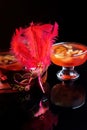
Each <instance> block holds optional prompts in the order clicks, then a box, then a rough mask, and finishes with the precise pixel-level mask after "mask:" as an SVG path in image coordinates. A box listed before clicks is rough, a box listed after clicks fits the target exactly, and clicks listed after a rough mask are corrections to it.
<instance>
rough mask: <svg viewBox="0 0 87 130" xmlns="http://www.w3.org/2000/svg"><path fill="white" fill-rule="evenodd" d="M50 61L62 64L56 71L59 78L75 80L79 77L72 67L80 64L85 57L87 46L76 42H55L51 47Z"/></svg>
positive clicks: (86, 57) (86, 56)
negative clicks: (60, 68)
mask: <svg viewBox="0 0 87 130" xmlns="http://www.w3.org/2000/svg"><path fill="white" fill-rule="evenodd" d="M50 57H51V61H52V62H53V63H54V64H56V65H58V66H62V70H60V71H59V72H57V77H58V79H60V80H75V79H77V78H78V77H79V74H78V72H76V71H75V69H74V67H75V66H79V65H82V64H83V63H84V62H85V61H86V59H87V46H86V45H83V44H81V43H76V42H61V43H55V44H53V46H52V49H51V55H50Z"/></svg>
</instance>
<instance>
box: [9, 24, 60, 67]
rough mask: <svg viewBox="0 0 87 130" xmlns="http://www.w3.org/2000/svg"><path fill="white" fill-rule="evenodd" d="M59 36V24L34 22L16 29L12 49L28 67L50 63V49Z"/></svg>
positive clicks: (46, 65) (45, 65) (44, 65)
mask: <svg viewBox="0 0 87 130" xmlns="http://www.w3.org/2000/svg"><path fill="white" fill-rule="evenodd" d="M57 36H58V24H57V23H56V22H55V24H54V25H52V24H34V23H31V24H30V26H29V27H27V28H20V29H16V32H15V34H14V35H13V37H12V41H11V50H12V52H13V53H14V54H15V56H16V57H17V59H18V60H19V61H20V62H21V64H22V65H23V66H26V67H27V69H30V68H38V67H41V68H45V67H48V66H49V65H50V49H51V45H52V44H53V43H54V42H55V40H56V38H57Z"/></svg>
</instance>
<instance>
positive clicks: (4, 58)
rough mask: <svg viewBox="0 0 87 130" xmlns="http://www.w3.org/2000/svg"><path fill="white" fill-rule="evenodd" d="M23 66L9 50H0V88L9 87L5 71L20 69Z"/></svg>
mask: <svg viewBox="0 0 87 130" xmlns="http://www.w3.org/2000/svg"><path fill="white" fill-rule="evenodd" d="M22 68H23V66H22V65H21V64H20V63H19V62H18V60H17V59H16V58H15V56H14V55H13V54H12V53H11V52H10V51H5V52H0V89H9V88H10V84H9V83H8V82H7V79H8V77H7V75H6V73H7V71H20V70H21V69H22Z"/></svg>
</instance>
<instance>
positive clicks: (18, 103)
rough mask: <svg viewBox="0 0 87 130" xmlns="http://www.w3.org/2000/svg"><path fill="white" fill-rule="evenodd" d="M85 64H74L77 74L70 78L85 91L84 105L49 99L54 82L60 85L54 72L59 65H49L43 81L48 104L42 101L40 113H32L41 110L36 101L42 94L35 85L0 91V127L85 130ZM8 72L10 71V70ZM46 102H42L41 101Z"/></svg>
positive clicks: (38, 102)
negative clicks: (42, 110)
mask: <svg viewBox="0 0 87 130" xmlns="http://www.w3.org/2000/svg"><path fill="white" fill-rule="evenodd" d="M86 68H87V63H84V64H83V65H81V66H78V67H76V70H77V71H78V72H79V73H80V77H79V79H78V80H76V81H74V84H75V86H77V88H80V87H81V88H82V90H84V92H85V99H84V104H82V106H81V107H79V108H76V109H73V107H70V106H68V107H64V106H59V105H55V104H54V103H53V102H52V101H51V91H52V88H53V86H54V85H55V84H61V81H59V80H58V79H57V77H56V73H57V71H58V70H60V69H61V67H58V66H55V65H54V64H51V65H50V67H49V68H48V78H47V83H45V84H44V87H46V88H45V90H46V96H47V98H48V101H49V103H48V104H43V106H42V107H43V108H44V114H43V113H42V114H39V116H35V114H36V113H37V112H38V111H39V110H40V109H41V106H40V101H41V99H42V97H43V94H42V91H41V89H40V88H39V86H38V82H37V79H36V81H35V85H34V86H33V87H32V88H31V90H30V91H29V92H24V91H13V90H4V91H2V90H0V129H2V130H3V129H4V128H5V127H7V128H8V129H9V130H15V129H17V130H29V129H30V130H41V129H42V130H51V129H52V130H66V129H67V130H86V129H87V94H86V93H87V69H86ZM10 75H11V73H10ZM45 103H46V102H45Z"/></svg>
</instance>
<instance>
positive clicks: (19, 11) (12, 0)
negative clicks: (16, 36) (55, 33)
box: [0, 0, 87, 50]
mask: <svg viewBox="0 0 87 130" xmlns="http://www.w3.org/2000/svg"><path fill="white" fill-rule="evenodd" d="M86 12H87V9H86V2H85V1H84V0H83V1H81V2H80V1H78V0H73V1H72V0H71V1H67V0H65V1H64V0H46V1H45V0H43V1H42V0H40V1H38V0H36V1H35V0H1V1H0V50H2V49H6V48H7V49H8V48H9V47H10V41H11V37H12V35H13V33H14V31H15V29H16V28H18V27H25V26H27V25H28V24H29V23H30V22H32V21H33V22H39V23H54V22H55V21H56V22H58V24H59V39H58V41H59V42H60V41H75V42H81V43H85V44H86V43H87V20H86Z"/></svg>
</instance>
